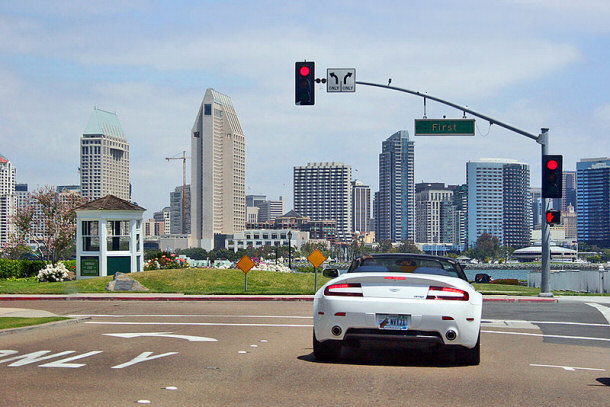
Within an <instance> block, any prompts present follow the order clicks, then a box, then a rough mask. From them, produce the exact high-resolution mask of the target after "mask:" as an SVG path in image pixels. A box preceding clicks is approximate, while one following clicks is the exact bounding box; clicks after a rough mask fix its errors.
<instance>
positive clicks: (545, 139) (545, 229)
mask: <svg viewBox="0 0 610 407" xmlns="http://www.w3.org/2000/svg"><path fill="white" fill-rule="evenodd" d="M356 84H357V85H365V86H373V87H377V88H386V89H390V90H396V91H398V92H404V93H409V94H411V95H415V96H419V97H421V98H424V100H425V99H430V100H433V101H435V102H438V103H442V104H444V105H447V106H450V107H453V108H454V109H458V110H461V111H462V112H464V114H466V113H469V114H471V115H473V116H476V117H479V118H481V119H483V120H486V121H488V122H489V123H490V124H495V125H497V126H500V127H503V128H505V129H507V130H510V131H512V132H514V133H517V134H521V135H522V136H525V137H527V138H530V139H532V140H535V141H536V142H537V143H538V144H540V145H541V146H542V156H544V155H547V154H548V149H549V129H547V128H543V129H541V132H540V134H539V135H538V136H536V135H534V134H532V133H528V132H527V131H524V130H521V129H518V128H516V127H513V126H511V125H508V124H506V123H502V122H501V121H498V120H496V119H494V118H491V117H489V116H486V115H483V114H481V113H478V112H475V111H474V110H471V109H468V108H467V107H464V106H460V105H457V104H455V103H452V102H449V101H447V100H443V99H441V98H438V97H434V96H430V95H428V94H425V93H421V92H416V91H413V90H409V89H403V88H397V87H395V86H390V85H383V84H378V83H371V82H360V81H356ZM540 162H541V163H542V159H541V160H540ZM550 203H551V201H550V199H549V198H543V206H544V208H545V209H544V212H543V213H546V211H547V210H549V209H550ZM550 233H551V229H550V226H549V224H548V223H547V222H546V221H545V222H542V278H541V280H540V296H541V297H552V296H553V293H552V292H551V290H550V283H549V281H550V275H551V269H550V267H551V250H550Z"/></svg>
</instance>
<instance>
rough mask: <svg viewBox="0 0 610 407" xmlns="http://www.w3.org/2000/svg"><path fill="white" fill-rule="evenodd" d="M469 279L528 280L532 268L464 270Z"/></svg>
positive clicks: (341, 272) (340, 272)
mask: <svg viewBox="0 0 610 407" xmlns="http://www.w3.org/2000/svg"><path fill="white" fill-rule="evenodd" d="M346 271H347V269H339V274H343V273H345V272H346ZM464 272H465V273H466V277H468V281H474V276H476V275H477V274H479V273H482V274H489V275H490V276H491V279H492V280H498V279H504V278H516V279H517V280H525V281H527V273H529V272H530V270H468V269H467V270H464Z"/></svg>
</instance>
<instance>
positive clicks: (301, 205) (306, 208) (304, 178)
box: [294, 162, 352, 241]
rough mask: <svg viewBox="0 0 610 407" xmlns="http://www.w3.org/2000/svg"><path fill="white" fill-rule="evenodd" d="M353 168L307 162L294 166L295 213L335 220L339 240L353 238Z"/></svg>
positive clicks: (335, 164) (318, 218) (313, 218)
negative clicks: (304, 164)
mask: <svg viewBox="0 0 610 407" xmlns="http://www.w3.org/2000/svg"><path fill="white" fill-rule="evenodd" d="M351 180H352V167H350V166H349V165H346V164H343V163H334V162H324V163H308V164H307V165H306V166H301V167H294V210H295V211H296V212H298V213H299V214H301V215H303V216H309V217H310V218H311V220H314V221H319V220H335V221H336V222H337V238H338V239H339V240H342V241H350V240H351V239H352V184H351Z"/></svg>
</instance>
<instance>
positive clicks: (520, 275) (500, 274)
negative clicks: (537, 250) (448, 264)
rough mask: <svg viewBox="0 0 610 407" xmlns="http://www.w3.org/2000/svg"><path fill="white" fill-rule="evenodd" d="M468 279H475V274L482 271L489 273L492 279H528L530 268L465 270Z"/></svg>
mask: <svg viewBox="0 0 610 407" xmlns="http://www.w3.org/2000/svg"><path fill="white" fill-rule="evenodd" d="M464 272H465V273H466V276H467V277H468V280H470V281H474V276H475V275H477V274H479V273H482V274H489V275H490V276H491V279H492V280H498V279H504V278H516V279H517V280H527V273H529V272H530V270H468V269H467V270H464Z"/></svg>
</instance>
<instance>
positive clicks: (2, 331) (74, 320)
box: [0, 315, 91, 335]
mask: <svg viewBox="0 0 610 407" xmlns="http://www.w3.org/2000/svg"><path fill="white" fill-rule="evenodd" d="M58 316H61V315H58ZM88 319H91V317H78V318H70V319H65V320H63V321H53V322H47V323H44V324H38V325H28V326H20V327H19V328H9V329H0V335H10V334H14V333H17V332H23V331H29V330H33V329H40V328H53V327H56V326H61V325H71V324H78V323H80V322H83V321H86V320H88Z"/></svg>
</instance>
